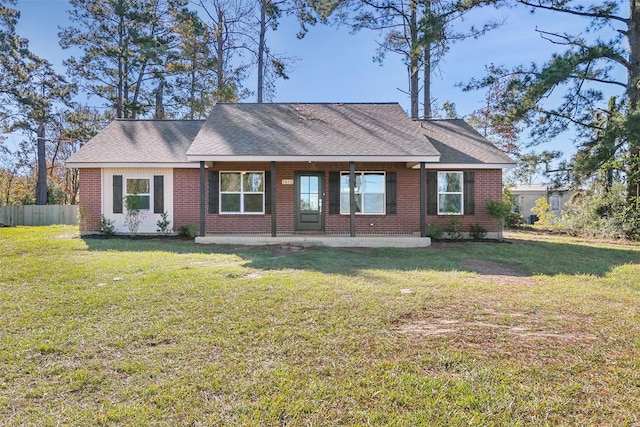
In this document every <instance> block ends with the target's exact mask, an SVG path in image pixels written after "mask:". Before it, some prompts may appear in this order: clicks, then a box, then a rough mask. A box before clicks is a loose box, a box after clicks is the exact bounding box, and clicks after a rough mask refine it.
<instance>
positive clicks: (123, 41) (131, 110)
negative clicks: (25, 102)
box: [59, 0, 186, 118]
mask: <svg viewBox="0 0 640 427" xmlns="http://www.w3.org/2000/svg"><path fill="white" fill-rule="evenodd" d="M70 3H71V6H72V9H71V10H70V11H69V18H70V20H71V21H72V22H73V23H74V24H76V25H75V26H72V27H67V28H64V29H62V30H61V31H60V33H59V37H60V45H61V46H62V47H63V48H65V49H67V48H71V47H78V48H80V49H81V50H82V55H81V56H80V57H79V58H75V57H71V58H69V59H67V60H66V61H65V64H66V66H67V68H68V70H69V74H71V75H74V76H77V79H78V83H82V87H83V88H84V89H86V90H88V92H89V94H91V95H94V96H97V97H99V98H102V99H104V100H105V101H106V103H107V106H109V107H111V108H113V110H114V112H115V116H116V117H117V118H135V117H137V116H140V115H144V114H146V113H147V112H148V111H149V110H150V107H151V106H152V105H153V104H154V103H155V101H156V95H158V87H160V88H161V89H162V86H161V85H159V84H158V81H159V80H162V78H163V76H164V74H165V71H166V70H165V68H164V64H165V62H166V60H167V54H168V52H169V50H170V46H171V43H172V41H173V37H174V36H173V34H172V32H171V22H172V21H171V19H172V18H173V17H174V16H176V14H177V13H176V10H177V9H179V8H181V7H184V5H185V4H186V1H185V0H138V1H135V0H106V1H103V0H70ZM160 95H161V92H160Z"/></svg>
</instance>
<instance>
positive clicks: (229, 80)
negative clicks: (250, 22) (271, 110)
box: [198, 0, 251, 102]
mask: <svg viewBox="0 0 640 427" xmlns="http://www.w3.org/2000/svg"><path fill="white" fill-rule="evenodd" d="M198 4H199V6H200V7H201V8H202V10H203V12H204V14H205V15H206V17H208V20H206V21H205V24H206V25H207V27H208V31H209V32H210V33H211V34H212V36H213V38H212V42H213V43H212V46H213V48H212V51H213V54H214V58H215V61H216V62H215V65H216V66H215V73H216V80H215V92H214V97H215V100H216V101H218V102H236V101H238V100H239V99H242V98H245V97H247V96H249V95H250V92H249V91H248V90H246V89H244V88H243V87H242V82H243V81H244V80H245V78H246V77H247V72H248V70H249V68H250V64H249V63H246V62H242V61H240V59H239V57H240V53H241V51H242V50H243V49H244V45H243V40H242V37H243V28H242V25H243V23H244V22H246V21H247V19H248V17H249V16H250V15H251V6H250V5H249V4H245V3H243V1H242V0H208V1H205V0H199V3H198Z"/></svg>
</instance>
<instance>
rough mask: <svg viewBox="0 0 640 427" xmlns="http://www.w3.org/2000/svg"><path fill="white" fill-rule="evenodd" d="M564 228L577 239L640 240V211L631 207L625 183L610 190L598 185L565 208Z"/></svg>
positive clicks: (562, 221)
mask: <svg viewBox="0 0 640 427" xmlns="http://www.w3.org/2000/svg"><path fill="white" fill-rule="evenodd" d="M565 208H566V209H565V211H564V214H563V216H562V220H561V224H562V226H563V227H564V228H565V229H566V230H567V231H568V232H569V234H572V235H574V236H584V237H599V238H609V239H619V238H627V239H638V238H640V212H638V211H637V210H636V209H635V207H634V206H628V205H627V201H626V199H625V188H624V186H623V185H622V184H618V185H614V186H613V187H611V188H610V189H608V190H605V189H604V188H601V187H598V186H595V188H594V189H593V190H591V191H589V192H584V193H578V194H576V195H575V196H573V198H572V199H571V201H570V202H569V203H568V204H567V205H566V206H565Z"/></svg>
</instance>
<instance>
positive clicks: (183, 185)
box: [173, 169, 200, 230]
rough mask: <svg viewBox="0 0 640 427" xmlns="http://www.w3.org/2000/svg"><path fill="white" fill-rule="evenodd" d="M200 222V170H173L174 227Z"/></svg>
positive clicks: (175, 228)
mask: <svg viewBox="0 0 640 427" xmlns="http://www.w3.org/2000/svg"><path fill="white" fill-rule="evenodd" d="M199 223H200V170H199V169H174V170H173V229H174V230H179V229H180V227H182V226H185V225H188V224H195V225H196V226H197V225H198V224H199Z"/></svg>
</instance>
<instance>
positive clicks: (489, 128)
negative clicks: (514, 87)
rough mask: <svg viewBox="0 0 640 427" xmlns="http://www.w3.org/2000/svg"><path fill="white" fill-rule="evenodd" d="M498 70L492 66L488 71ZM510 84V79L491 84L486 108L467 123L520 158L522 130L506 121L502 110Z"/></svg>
mask: <svg viewBox="0 0 640 427" xmlns="http://www.w3.org/2000/svg"><path fill="white" fill-rule="evenodd" d="M497 68H498V67H496V66H495V65H494V64H491V65H489V66H488V67H487V70H488V71H489V72H490V73H495V71H496V70H497ZM509 83H510V80H509V79H496V80H494V81H493V82H491V84H490V85H489V86H488V90H487V95H486V98H485V105H484V107H483V108H480V109H478V110H476V111H474V112H473V113H471V116H470V117H469V118H468V119H467V121H468V122H469V124H470V125H471V126H473V127H474V128H475V129H476V130H477V131H478V132H480V133H481V134H482V136H484V137H485V138H487V139H488V140H489V141H491V142H493V143H494V144H495V145H496V146H497V147H498V148H500V149H501V150H502V151H504V152H505V153H508V154H510V155H512V156H514V157H518V156H519V155H520V133H521V132H522V130H521V129H520V127H518V126H517V125H516V124H514V123H512V122H509V121H508V120H505V111H503V110H502V109H501V107H502V106H503V105H504V99H505V98H506V97H509V96H510V91H509Z"/></svg>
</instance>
